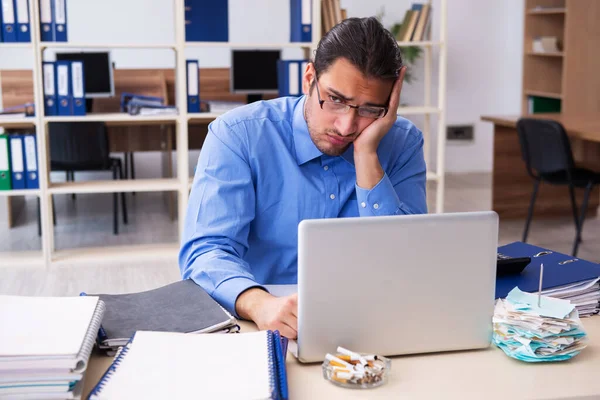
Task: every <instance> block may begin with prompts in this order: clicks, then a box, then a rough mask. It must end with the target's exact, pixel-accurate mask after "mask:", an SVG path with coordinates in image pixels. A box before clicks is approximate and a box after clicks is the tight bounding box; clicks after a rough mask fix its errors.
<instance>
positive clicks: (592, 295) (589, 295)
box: [542, 278, 600, 317]
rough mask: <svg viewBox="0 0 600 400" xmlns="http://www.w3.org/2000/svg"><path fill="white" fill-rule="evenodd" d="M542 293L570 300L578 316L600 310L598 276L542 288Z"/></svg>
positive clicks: (588, 315)
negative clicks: (550, 287)
mask: <svg viewBox="0 0 600 400" xmlns="http://www.w3.org/2000/svg"><path fill="white" fill-rule="evenodd" d="M542 294H543V295H545V296H550V297H555V298H557V299H564V300H568V301H570V302H571V304H573V305H574V306H575V308H576V309H577V311H578V312H579V316H580V317H590V316H592V315H595V314H598V312H600V307H599V304H600V278H594V279H589V280H587V281H583V282H579V283H573V284H570V285H565V286H560V287H557V288H554V289H548V290H544V291H542Z"/></svg>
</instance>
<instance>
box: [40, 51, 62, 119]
mask: <svg viewBox="0 0 600 400" xmlns="http://www.w3.org/2000/svg"><path fill="white" fill-rule="evenodd" d="M42 77H43V80H44V114H45V115H46V116H51V115H58V101H57V92H56V66H55V65H54V62H51V61H44V62H43V63H42Z"/></svg>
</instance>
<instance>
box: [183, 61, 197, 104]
mask: <svg viewBox="0 0 600 400" xmlns="http://www.w3.org/2000/svg"><path fill="white" fill-rule="evenodd" d="M199 84H200V69H199V68H198V61H196V60H187V61H186V85H187V109H188V112H190V113H198V112H200V85H199Z"/></svg>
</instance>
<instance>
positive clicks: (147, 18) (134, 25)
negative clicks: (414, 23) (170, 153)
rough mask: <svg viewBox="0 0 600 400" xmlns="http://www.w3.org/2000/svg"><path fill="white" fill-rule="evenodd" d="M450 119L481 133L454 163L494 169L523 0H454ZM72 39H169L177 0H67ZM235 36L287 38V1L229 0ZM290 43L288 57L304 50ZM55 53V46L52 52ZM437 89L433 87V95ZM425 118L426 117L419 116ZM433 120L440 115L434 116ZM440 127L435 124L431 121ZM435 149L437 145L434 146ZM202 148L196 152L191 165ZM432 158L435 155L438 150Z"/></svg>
mask: <svg viewBox="0 0 600 400" xmlns="http://www.w3.org/2000/svg"><path fill="white" fill-rule="evenodd" d="M341 2H342V7H345V8H347V10H348V15H349V16H351V17H352V16H368V15H374V14H376V13H377V12H378V11H379V10H380V9H381V8H382V7H383V8H384V10H385V15H384V19H383V22H384V25H385V26H386V27H390V26H391V25H392V24H393V23H394V22H397V21H401V20H402V18H403V17H404V13H405V11H406V9H407V8H409V7H410V5H411V4H412V2H413V1H412V0H376V1H365V0H341ZM439 2H440V1H439V0H434V1H433V10H434V11H433V16H434V25H433V28H434V29H433V34H434V37H437V35H438V28H439V13H436V10H439ZM448 3H449V4H448V72H447V76H448V79H447V82H448V90H447V110H448V112H447V123H448V124H449V125H451V124H474V125H475V141H474V142H472V143H467V144H462V143H459V144H456V143H452V142H450V143H448V147H447V155H446V168H447V170H448V171H456V172H464V171H489V170H491V156H492V127H491V124H489V123H482V122H480V121H479V118H480V116H481V115H483V114H516V113H518V112H519V111H520V104H519V102H520V96H519V92H520V86H521V60H522V29H523V28H522V27H523V23H522V20H523V7H522V4H521V3H522V2H521V1H508V2H505V1H499V2H497V1H494V2H490V1H480V0H448ZM67 12H68V19H69V40H70V41H72V42H86V43H103V42H104V43H106V42H108V43H170V42H172V41H173V40H174V33H173V5H172V1H171V0H102V1H97V0H68V1H67ZM229 36H230V40H231V41H235V42H269V43H277V42H286V41H289V1H287V0H229ZM300 56H301V52H300V50H297V49H285V50H284V57H288V58H292V57H300ZM46 57H47V58H48V59H52V54H50V53H49V54H47V55H46ZM186 57H188V58H195V59H198V60H199V61H200V66H201V67H227V66H229V51H228V49H226V48H211V49H187V50H186ZM113 58H114V60H115V63H116V66H117V68H168V67H173V66H174V55H173V53H172V52H170V51H168V50H122V49H121V50H114V51H113ZM31 63H32V57H31V54H30V51H28V50H23V49H11V50H7V49H2V50H0V68H4V69H28V68H31ZM433 65H434V68H435V71H436V72H434V77H433V84H434V89H435V88H436V86H437V51H434V54H433ZM422 72H423V65H422V62H419V63H417V65H416V70H415V76H416V82H415V83H413V84H412V85H405V87H404V91H403V96H402V99H403V102H408V103H410V104H412V105H419V104H422V102H423V75H422ZM436 98H437V90H434V91H433V99H434V100H435V99H436ZM414 120H415V123H417V124H418V125H420V126H421V125H422V118H419V117H415V118H414ZM434 122H435V121H434ZM433 125H434V127H435V124H433ZM434 150H435V149H434ZM196 157H197V153H196V152H194V153H193V154H192V155H191V162H190V168H193V166H194V165H195V161H196V160H195V158H196ZM432 159H435V157H433V158H432ZM159 165H160V164H159V163H158V162H157V159H156V155H155V154H146V155H142V154H140V155H138V156H136V169H137V170H136V172H137V173H138V176H139V177H144V176H146V175H147V176H157V175H158V174H159V172H158V171H159Z"/></svg>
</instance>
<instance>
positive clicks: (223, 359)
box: [88, 331, 288, 400]
mask: <svg viewBox="0 0 600 400" xmlns="http://www.w3.org/2000/svg"><path fill="white" fill-rule="evenodd" d="M286 340H287V339H285V338H282V337H281V336H280V335H279V332H278V331H259V332H251V333H240V334H237V335H190V334H185V333H175V332H152V331H138V332H136V333H135V335H134V336H133V337H132V339H131V340H130V342H129V343H128V344H127V345H126V346H125V347H123V348H122V350H121V351H120V353H119V354H118V355H117V357H116V358H115V360H114V361H113V363H112V365H111V367H110V368H109V369H108V371H107V372H106V373H105V374H104V376H103V377H102V379H101V380H100V382H98V384H97V385H96V387H95V388H94V389H93V390H92V392H91V393H90V395H89V397H88V398H89V399H111V400H112V399H114V400H118V399H137V398H139V399H146V398H156V399H187V398H196V399H206V398H210V399H213V398H220V399H239V398H244V399H277V400H278V399H287V398H288V391H287V376H286V369H285V353H284V350H283V348H284V346H283V345H284V344H285V341H286Z"/></svg>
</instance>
